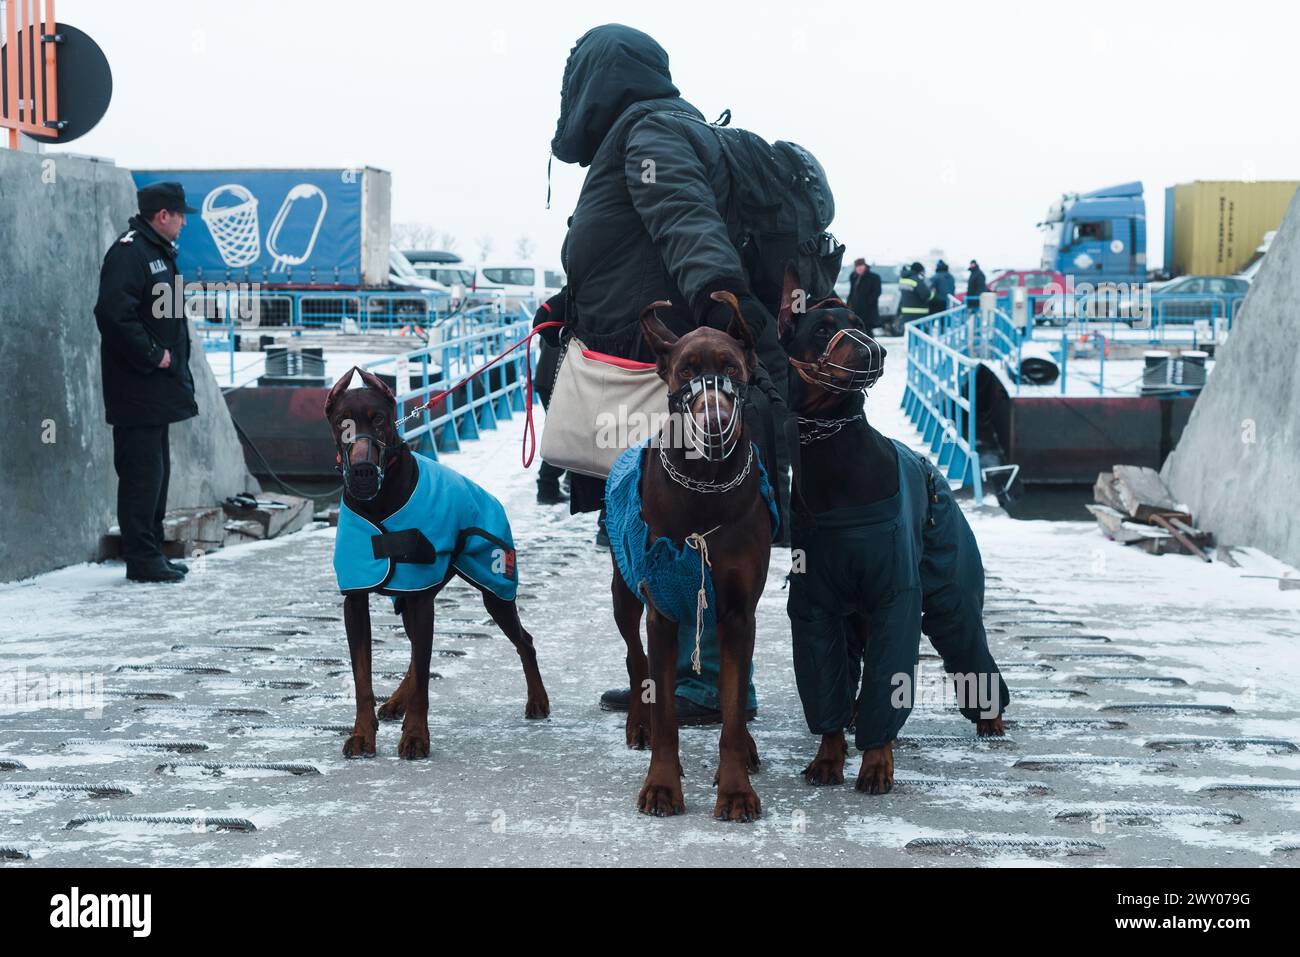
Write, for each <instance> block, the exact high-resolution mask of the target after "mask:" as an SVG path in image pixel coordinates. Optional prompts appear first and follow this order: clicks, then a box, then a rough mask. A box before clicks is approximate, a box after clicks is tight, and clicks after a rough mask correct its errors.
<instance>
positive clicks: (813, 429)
mask: <svg viewBox="0 0 1300 957" xmlns="http://www.w3.org/2000/svg"><path fill="white" fill-rule="evenodd" d="M797 418H798V422H799V444H800V445H811V444H812V443H813V442H820V441H821V440H822V439H828V438H830V437H831V436H832V435H834V434H835V433H836V432H839V431H840V430H841V429H843V428H844V427H845V426H847V425H852V424H853V423H854V422H857V421H858V420H860V419H862V418H864V417H863V416H862V415H851V416H849V417H848V418H847V419H805V418H803V417H802V416H798V417H797ZM805 430H806V431H805Z"/></svg>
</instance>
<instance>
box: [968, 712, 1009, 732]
mask: <svg viewBox="0 0 1300 957" xmlns="http://www.w3.org/2000/svg"><path fill="white" fill-rule="evenodd" d="M1006 733H1007V726H1006V725H1005V724H1004V723H1003V721H1002V716H1001V715H998V716H997V717H996V718H980V719H979V720H978V721H976V722H975V734H976V736H978V737H981V738H1000V737H1002V736H1003V735H1005V734H1006Z"/></svg>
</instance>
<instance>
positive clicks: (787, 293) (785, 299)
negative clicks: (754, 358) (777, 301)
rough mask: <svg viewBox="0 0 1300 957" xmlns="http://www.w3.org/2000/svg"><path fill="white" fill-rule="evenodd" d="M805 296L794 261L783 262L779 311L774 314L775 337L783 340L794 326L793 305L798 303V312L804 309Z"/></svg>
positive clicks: (805, 304) (805, 305) (805, 303)
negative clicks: (783, 273) (783, 272)
mask: <svg viewBox="0 0 1300 957" xmlns="http://www.w3.org/2000/svg"><path fill="white" fill-rule="evenodd" d="M806 298H807V297H806V296H805V295H804V292H803V290H802V289H800V288H799V272H798V271H797V270H796V269H795V268H794V263H792V262H787V263H786V264H785V282H784V283H783V284H782V287H781V311H780V312H778V313H777V316H776V337H777V338H778V339H780V340H782V341H784V340H785V337H786V334H787V333H788V332H789V331H790V330H791V329H792V328H793V327H794V316H795V305H796V301H797V304H798V305H799V307H800V308H799V312H800V313H803V312H804V311H806V308H807V302H806Z"/></svg>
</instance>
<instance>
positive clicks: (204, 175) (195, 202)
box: [132, 166, 392, 289]
mask: <svg viewBox="0 0 1300 957" xmlns="http://www.w3.org/2000/svg"><path fill="white" fill-rule="evenodd" d="M132 175H133V176H134V177H135V183H136V187H137V188H139V187H141V186H145V185H147V184H149V183H156V182H159V181H162V180H174V181H176V182H179V183H180V184H181V185H182V186H184V187H185V195H186V197H187V198H188V199H189V203H190V205H191V206H193V207H195V208H196V209H198V212H197V213H194V214H192V215H191V216H190V218H189V222H188V223H187V225H186V227H185V231H184V232H183V233H182V234H181V239H180V254H179V257H178V266H179V267H180V270H181V272H182V273H183V274H184V276H185V279H186V281H188V282H204V283H217V282H235V283H254V282H256V283H259V284H261V285H262V286H263V287H272V288H274V287H281V288H286V287H287V288H303V287H308V288H315V289H321V288H325V289H364V288H368V287H382V286H384V285H386V284H387V283H388V269H389V266H388V260H389V246H390V244H391V235H392V222H391V215H390V208H391V194H392V177H391V175H390V174H389V173H388V172H387V171H385V170H380V169H374V168H372V167H369V166H367V167H357V168H353V169H177V170H158V169H151V170H136V171H134V173H133V174H132Z"/></svg>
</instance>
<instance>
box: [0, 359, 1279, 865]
mask: <svg viewBox="0 0 1300 957" xmlns="http://www.w3.org/2000/svg"><path fill="white" fill-rule="evenodd" d="M893 351H894V355H895V356H899V355H900V354H901V351H902V350H901V343H899V344H898V347H897V348H896V349H895V350H893ZM901 366H902V363H901V361H899V362H897V363H896V364H895V365H894V366H893V367H892V372H891V374H888V375H886V376H885V378H884V379H883V380H882V381H881V383H880V385H879V386H878V387H877V389H876V391H874V392H873V393H872V396H871V399H870V400H869V403H868V409H869V414H871V415H872V417H873V421H874V422H876V424H877V425H878V426H879V427H880V428H881V429H882V430H883V431H885V432H887V433H890V434H894V435H897V436H899V437H900V438H905V439H907V440H909V441H912V442H915V441H916V437H915V435H914V433H912V431H911V429H910V426H909V425H908V424H907V422H906V420H905V419H904V418H903V417H902V415H901V412H900V411H899V410H898V401H899V397H900V395H901V388H902V384H903V383H902V378H903V376H902V368H901ZM521 430H522V417H520V416H516V417H515V418H514V419H513V420H512V421H510V422H507V423H503V425H502V428H501V429H500V430H499V431H498V432H496V433H485V435H486V436H487V437H486V438H485V439H483V440H482V441H479V442H470V443H466V445H465V447H464V451H463V452H461V453H458V454H457V455H454V456H450V457H448V458H447V459H446V461H447V463H448V464H450V465H453V466H454V467H456V468H458V469H460V470H461V471H463V472H464V473H465V474H467V475H469V476H470V477H471V478H473V479H475V480H476V481H479V482H480V483H482V484H483V485H485V486H486V487H487V488H489V489H490V490H491V491H492V492H494V493H495V494H497V495H498V496H500V497H501V498H502V500H503V501H504V502H505V504H506V507H507V509H508V510H509V512H510V514H511V516H512V520H513V522H514V527H515V536H516V539H517V543H518V545H519V554H520V573H521V579H522V582H523V585H522V593H521V598H520V607H521V612H522V615H523V617H524V620H525V623H526V624H527V625H528V627H529V628H530V630H531V631H532V632H533V634H534V635H535V636H536V639H537V643H538V653H539V658H540V664H541V669H542V674H543V677H544V678H545V681H546V685H547V689H548V691H549V693H550V699H551V705H552V715H551V718H550V719H549V720H547V721H541V722H535V721H525V720H524V717H523V705H524V681H523V676H522V674H521V671H520V668H519V665H518V660H517V658H516V656H515V654H514V651H513V649H512V648H511V646H510V644H509V643H508V642H507V641H506V640H505V639H504V638H503V637H501V636H500V635H499V634H497V633H496V631H495V629H494V628H493V627H492V626H491V625H490V623H489V622H488V619H487V617H486V614H485V613H484V611H483V609H482V606H481V604H478V603H477V602H476V601H475V600H474V596H473V595H472V593H470V592H469V591H468V590H467V589H466V588H465V587H464V586H461V585H454V586H452V587H449V588H448V589H447V591H445V592H444V593H443V596H442V597H440V599H439V605H438V612H439V617H438V623H437V637H436V640H435V642H434V644H435V648H436V649H438V650H437V651H436V652H435V654H436V657H435V660H434V665H433V667H434V670H435V671H436V672H438V674H439V675H440V678H439V680H437V681H435V682H434V683H433V686H432V694H431V697H432V708H431V714H430V729H431V732H432V739H433V740H432V754H431V756H430V759H429V760H427V761H418V762H406V761H401V760H399V759H398V758H397V757H396V749H397V741H398V736H399V733H400V732H399V728H398V726H397V725H395V724H384V725H381V727H380V737H379V755H378V757H376V758H374V759H371V760H363V761H348V760H345V759H344V758H343V756H342V754H341V747H342V744H343V740H344V733H343V730H342V729H345V728H346V727H348V726H350V723H351V719H352V708H351V704H350V701H349V698H350V692H351V679H350V675H349V669H348V664H347V645H346V642H345V640H344V636H343V625H342V621H341V606H340V600H339V597H338V595H337V593H336V591H335V589H334V585H333V576H332V572H331V568H330V553H331V547H332V540H333V530H332V529H328V528H316V529H313V530H309V531H305V532H302V533H299V534H297V535H293V536H290V537H288V538H286V539H283V540H280V541H274V542H268V543H263V544H259V545H254V546H246V547H242V548H238V549H233V550H231V551H228V552H224V553H218V554H215V555H213V556H210V557H208V558H207V559H205V560H204V561H202V562H200V563H198V565H197V566H196V567H195V569H194V571H193V572H192V573H191V575H190V576H189V580H188V581H186V582H185V583H183V584H180V585H174V586H164V585H148V586H142V585H129V584H127V583H126V582H125V581H124V580H123V578H122V568H121V566H120V565H104V566H81V567H76V568H71V569H65V570H63V571H60V572H55V573H52V574H49V575H45V576H42V577H40V578H37V579H34V580H30V581H27V582H22V583H18V584H13V585H4V586H0V615H2V616H3V618H4V619H5V621H6V624H7V627H6V628H5V630H4V632H3V634H0V682H3V683H0V847H10V848H15V849H17V851H16V852H15V856H16V857H17V856H20V854H21V853H22V852H25V853H27V854H29V855H30V859H29V860H22V859H17V860H15V861H14V862H13V863H12V864H11V865H10V866H15V867H30V866H37V865H52V866H64V865H147V864H165V865H182V866H184V865H227V866H229V865H234V866H247V865H311V864H327V865H390V866H391V865H428V864H471V865H490V864H496V865H516V864H519V865H524V864H533V865H551V866H554V865H568V864H610V865H646V864H666V865H680V866H707V865H742V866H753V865H785V864H791V865H807V864H821V865H824V864H836V863H844V864H858V865H862V864H871V865H929V866H934V865H944V864H953V863H973V862H978V863H995V864H1003V863H1007V862H1019V861H1026V860H1031V861H1035V862H1040V863H1044V864H1049V865H1067V866H1068V865H1081V866H1098V865H1133V866H1152V867H1162V866H1171V865H1183V864H1205V865H1221V864H1238V865H1247V866H1249V865H1286V864H1294V863H1295V862H1296V861H1297V860H1300V852H1297V851H1294V850H1287V848H1288V847H1296V846H1298V845H1300V817H1297V814H1298V812H1300V753H1297V745H1298V744H1300V727H1297V719H1298V718H1300V590H1289V589H1288V590H1283V589H1282V588H1281V585H1280V583H1279V582H1278V581H1277V580H1276V578H1279V577H1293V578H1294V577H1296V572H1295V571H1294V570H1292V569H1288V568H1286V567H1285V566H1282V565H1280V564H1278V563H1276V562H1274V561H1272V560H1271V559H1269V558H1268V557H1267V556H1264V555H1261V554H1259V553H1257V552H1253V551H1251V550H1248V549H1244V550H1234V551H1233V553H1232V558H1233V559H1234V560H1235V562H1236V563H1237V565H1238V566H1239V567H1233V566H1232V565H1230V564H1228V563H1227V562H1224V561H1216V562H1215V563H1214V564H1212V565H1205V564H1202V563H1201V562H1199V561H1198V560H1196V559H1193V558H1185V557H1179V556H1165V557H1159V558H1157V557H1152V556H1148V555H1145V554H1142V553H1140V552H1137V551H1135V550H1132V549H1126V548H1124V547H1122V546H1119V545H1116V544H1113V543H1110V542H1107V541H1106V540H1105V539H1103V538H1102V537H1101V535H1100V533H1099V532H1098V531H1097V529H1096V526H1095V524H1094V523H1093V522H1092V521H1091V520H1086V521H1085V520H1082V519H1086V517H1087V516H1086V514H1085V513H1084V512H1083V510H1082V507H1081V508H1080V517H1081V520H1080V521H1079V522H1067V523H1062V522H1056V523H1047V522H1016V521H1013V520H1012V519H1010V518H1008V517H1007V516H1006V515H1005V514H1003V513H1002V512H1001V511H1000V510H998V509H996V508H984V509H978V510H972V511H971V512H970V515H971V521H972V524H973V526H974V529H975V532H976V535H977V536H978V538H979V541H980V544H981V547H982V549H983V553H984V559H985V564H986V566H987V568H988V572H989V574H990V586H989V595H988V601H987V604H988V615H987V620H988V624H989V627H990V638H991V641H992V643H993V647H994V653H995V655H996V657H997V658H998V660H999V662H1000V663H1001V665H1002V667H1003V668H1004V669H1005V672H1006V676H1007V681H1008V684H1009V685H1010V686H1011V690H1012V695H1013V702H1012V709H1011V710H1010V711H1009V713H1008V717H1009V718H1010V719H1011V727H1010V733H1009V736H1008V738H1007V739H1006V740H1003V741H995V742H988V741H979V740H977V739H975V738H974V737H973V735H972V732H971V728H970V726H969V725H968V724H967V723H966V722H965V721H963V720H962V718H961V717H960V715H959V714H957V713H956V712H955V711H954V710H951V709H948V708H945V707H942V706H933V705H932V706H923V707H920V708H918V709H917V710H916V711H915V712H914V713H913V716H912V718H911V720H910V721H909V722H908V724H907V726H906V727H905V728H904V731H903V739H902V740H901V741H900V742H899V746H898V748H897V750H896V762H897V771H898V786H897V788H896V790H895V791H894V792H893V793H892V794H889V795H887V796H876V797H872V796H867V795H863V794H859V793H857V792H856V791H854V790H853V788H852V784H851V781H852V778H851V777H850V784H848V785H845V786H843V787H835V788H822V789H817V788H813V787H810V786H808V785H806V784H805V783H804V782H803V780H802V778H801V777H800V775H799V771H800V769H801V768H802V767H803V766H804V764H805V763H806V762H807V761H808V759H809V758H810V757H811V756H812V753H813V751H814V749H815V740H814V738H813V737H812V736H811V735H809V734H808V733H807V730H806V727H805V725H804V723H803V718H802V713H801V710H800V707H799V701H798V698H797V696H796V694H795V688H794V679H793V670H792V667H791V660H790V659H791V656H790V644H789V642H790V638H789V627H788V623H787V619H786V616H785V592H784V591H783V590H782V584H783V581H782V580H783V577H784V574H785V569H786V565H787V563H788V553H786V552H782V551H776V552H774V554H773V564H772V569H771V573H770V575H769V578H768V585H767V590H766V592H765V594H764V596H763V599H762V603H761V605H760V609H759V627H758V647H757V652H756V684H757V687H758V695H759V716H758V719H757V720H756V721H755V722H754V723H753V724H752V726H751V730H752V733H753V736H754V738H755V740H756V741H757V744H758V748H759V751H760V754H761V757H762V761H763V769H762V772H761V773H760V774H758V775H757V776H755V778H754V785H755V788H756V789H757V790H758V792H759V795H760V796H761V798H762V801H763V816H762V818H761V820H759V821H758V822H756V823H754V824H749V825H741V824H722V823H718V822H715V821H713V820H712V819H711V818H710V813H709V812H710V810H711V809H712V806H713V800H714V795H713V788H712V786H711V782H712V780H713V771H714V769H715V767H716V763H717V737H718V732H717V729H716V728H703V729H690V728H688V729H683V731H682V765H683V768H684V770H685V780H684V782H683V784H684V789H685V796H686V804H687V814H686V815H685V816H683V817H678V818H670V819H651V818H646V817H643V816H641V815H639V814H638V813H637V812H636V810H635V803H634V802H635V798H636V794H637V791H638V789H639V787H640V784H641V780H642V777H643V774H644V771H645V767H646V763H647V760H648V754H647V753H645V752H635V751H629V750H628V749H627V748H626V747H625V746H624V739H623V722H622V717H621V716H619V715H611V714H607V713H604V712H602V711H600V710H599V708H598V705H597V697H598V695H599V693H600V692H601V691H602V690H603V689H605V688H609V687H614V686H616V685H618V684H619V683H621V682H625V681H626V673H625V671H624V665H623V648H622V642H621V640H620V639H619V637H618V635H617V632H616V630H615V628H614V624H613V619H612V615H611V613H610V603H609V577H610V563H609V557H608V553H607V552H604V551H601V550H598V549H597V548H596V547H595V546H594V545H592V543H591V539H592V534H593V532H594V521H593V516H576V517H571V516H569V515H568V514H567V510H566V509H563V508H542V507H539V506H537V505H536V504H535V502H534V499H533V495H534V486H533V479H534V474H535V473H532V472H530V473H524V472H522V471H521V470H520V468H519V439H520V433H521ZM539 431H540V425H539ZM535 467H536V466H535V465H534V469H535ZM1081 506H1082V503H1081ZM1252 576H1273V577H1272V578H1269V577H1252ZM372 609H373V612H374V615H375V621H376V628H375V632H376V636H377V640H378V641H380V642H381V643H380V644H378V645H377V646H376V671H377V672H378V673H379V677H378V678H377V682H376V683H377V687H378V688H379V690H380V693H381V694H382V693H385V692H387V691H388V690H391V689H392V688H393V687H394V686H395V685H396V682H397V680H398V678H399V677H400V673H401V672H402V670H403V669H404V668H405V664H406V657H407V646H406V640H405V637H404V635H403V634H402V632H401V630H400V626H399V625H398V623H397V619H396V618H394V617H393V616H392V615H391V614H390V613H389V611H388V604H387V602H386V601H379V600H375V601H373V602H372ZM922 650H923V652H927V653H928V652H930V651H931V649H930V648H929V645H928V643H925V642H923V643H922ZM921 666H922V668H923V669H928V670H929V673H930V674H934V673H936V670H937V661H936V660H935V659H934V658H933V656H932V655H931V656H928V657H926V658H923V660H922V662H921ZM195 669H197V670H195ZM59 676H61V678H62V681H63V683H64V687H65V691H66V690H68V689H69V688H71V687H72V683H73V682H74V681H76V680H80V681H83V682H84V683H85V684H87V685H88V686H89V690H90V691H91V693H92V694H93V692H94V691H95V690H96V689H98V688H102V691H103V701H102V712H98V713H96V712H93V711H92V712H91V713H87V712H86V711H85V710H84V709H83V706H85V705H87V704H91V705H93V704H95V703H96V702H94V701H87V700H81V701H73V700H71V698H72V696H71V695H68V694H65V695H64V696H63V697H62V698H60V699H56V701H55V702H46V706H45V707H36V706H35V704H36V703H33V702H30V701H29V702H28V703H27V706H26V708H25V710H20V711H17V712H15V711H14V709H13V707H12V705H13V704H14V694H13V686H14V683H15V682H16V681H18V680H19V679H21V680H22V682H23V684H24V686H25V687H28V688H29V692H28V693H29V694H32V693H34V690H35V689H37V688H44V687H46V685H47V684H48V682H49V681H50V680H51V679H53V678H58V677H59ZM57 702H62V703H63V704H62V706H58V705H57ZM69 704H76V705H77V706H78V707H77V709H76V710H73V709H72V708H70V707H68V705H69ZM6 706H8V707H6ZM1178 706H1182V710H1179V707H1178ZM1250 742H1253V743H1250ZM196 762H215V763H218V764H226V763H234V764H237V765H238V764H250V763H251V764H257V765H265V766H263V767H233V768H227V769H225V770H224V771H219V770H215V769H211V768H207V767H204V766H202V765H201V764H198V763H196ZM856 770H857V761H856V758H853V759H852V760H851V764H850V768H849V771H850V772H851V774H853V775H855V774H856ZM33 783H50V784H55V785H68V786H73V788H74V789H71V790H68V789H59V788H31V787H29V785H30V784H33ZM87 785H93V786H98V785H112V786H116V788H118V789H121V792H120V793H117V792H116V791H115V790H114V788H112V787H110V788H108V789H107V791H106V792H105V791H103V790H99V791H97V790H93V789H92V790H76V789H75V787H77V786H80V787H82V788H85V786H87ZM1222 785H1232V787H1227V788H1224V787H1222ZM1256 785H1261V786H1263V787H1260V788H1256V787H1254V786H1256ZM1282 785H1289V789H1288V788H1287V787H1282ZM99 814H109V815H114V816H124V815H178V816H183V817H184V816H188V817H197V818H199V819H200V822H199V824H198V825H192V824H189V823H170V824H157V823H147V822H129V821H127V822H121V821H118V822H112V821H110V822H96V821H90V822H87V823H78V824H77V826H74V827H71V828H70V827H68V825H69V823H70V822H76V821H77V819H80V818H85V817H88V816H94V815H99ZM216 818H238V819H244V820H247V821H249V822H251V823H252V824H253V825H255V827H256V830H255V831H252V832H240V831H229V830H221V829H218V828H217V827H215V826H213V825H212V822H213V820H214V819H216ZM205 822H206V826H205ZM925 839H946V840H952V841H963V840H967V839H970V840H972V841H974V842H975V843H974V844H971V845H968V846H965V847H958V848H953V847H950V846H946V845H943V844H940V845H939V846H937V847H936V846H933V844H931V845H930V846H926V842H925ZM918 840H919V841H920V843H913V844H912V846H911V847H909V846H908V845H909V842H914V841H918ZM1002 842H1010V843H1002ZM1019 842H1028V843H1019ZM0 857H3V855H0Z"/></svg>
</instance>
